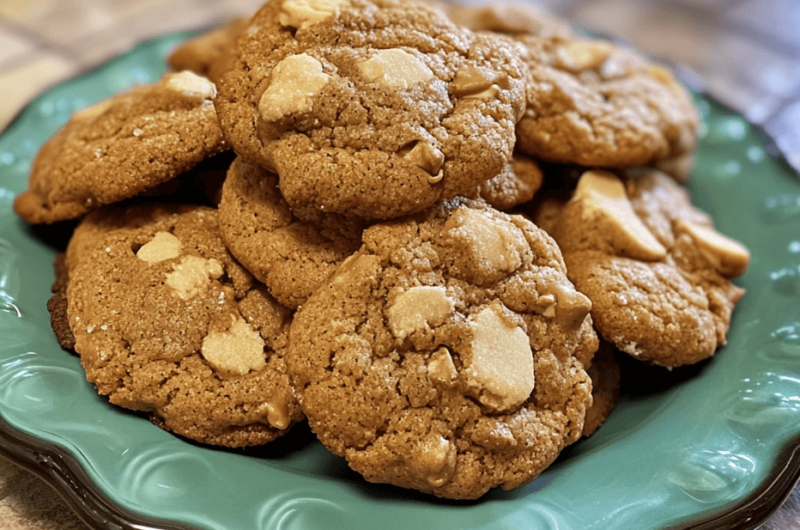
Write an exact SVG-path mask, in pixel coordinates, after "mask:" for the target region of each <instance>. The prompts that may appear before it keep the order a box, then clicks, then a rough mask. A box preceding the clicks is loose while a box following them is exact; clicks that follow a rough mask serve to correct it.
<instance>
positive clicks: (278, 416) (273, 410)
mask: <svg viewBox="0 0 800 530" xmlns="http://www.w3.org/2000/svg"><path fill="white" fill-rule="evenodd" d="M254 370H257V368H254ZM265 406H266V408H267V422H269V424H270V425H272V426H273V427H275V428H276V429H285V428H287V427H288V426H289V423H290V422H291V419H290V418H289V406H288V405H287V403H286V402H282V403H266V404H265Z"/></svg>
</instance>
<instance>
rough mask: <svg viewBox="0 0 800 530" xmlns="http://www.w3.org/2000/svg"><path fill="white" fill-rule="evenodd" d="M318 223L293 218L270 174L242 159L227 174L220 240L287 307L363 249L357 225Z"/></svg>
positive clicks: (336, 218)
mask: <svg viewBox="0 0 800 530" xmlns="http://www.w3.org/2000/svg"><path fill="white" fill-rule="evenodd" d="M317 217H318V218H317V219H314V220H305V221H301V220H300V219H298V218H297V217H296V216H295V215H294V214H293V213H292V210H291V209H290V208H289V205H288V204H286V201H285V200H284V199H283V197H282V196H281V193H280V190H279V189H278V176H277V175H275V174H274V173H270V172H268V171H266V170H264V169H261V168H259V167H257V166H254V165H252V164H248V163H247V162H245V161H244V160H243V159H242V158H238V159H236V161H235V162H234V163H233V165H232V166H231V168H230V170H229V171H228V176H227V178H226V179H225V184H224V186H223V189H222V201H221V202H220V205H219V223H220V233H221V235H222V239H223V240H224V241H225V244H226V245H227V247H228V249H229V250H230V252H231V254H233V255H234V256H235V257H236V259H238V260H239V262H240V263H241V264H242V265H244V267H245V268H246V269H247V270H249V271H250V272H251V273H252V274H253V276H255V277H256V278H258V279H259V280H260V281H262V282H264V283H265V284H266V285H267V287H268V288H269V290H270V292H271V293H272V295H273V296H274V297H275V298H277V299H278V301H279V302H280V303H282V304H283V305H285V306H287V307H292V308H296V307H298V306H299V305H301V304H302V303H304V302H305V301H306V299H307V298H308V297H309V296H310V295H311V293H313V292H314V291H315V290H316V289H317V287H318V286H319V285H320V284H321V283H322V282H323V281H325V280H326V279H327V278H328V276H330V275H331V274H332V273H333V271H334V270H335V269H336V267H337V266H338V265H339V264H340V263H341V262H342V261H344V259H345V258H347V257H348V256H350V255H351V254H353V253H354V252H355V251H356V250H358V249H359V247H360V246H361V232H362V229H363V225H364V223H363V222H362V221H361V220H359V219H348V218H344V217H342V216H340V215H336V214H322V215H319V216H317Z"/></svg>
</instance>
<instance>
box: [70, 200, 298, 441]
mask: <svg viewBox="0 0 800 530" xmlns="http://www.w3.org/2000/svg"><path fill="white" fill-rule="evenodd" d="M121 219H127V221H128V222H120V220H121ZM93 220H94V222H95V224H101V222H102V221H103V220H107V221H108V223H109V224H112V225H117V226H116V227H113V228H112V227H109V226H106V227H105V228H96V227H95V228H94V229H90V230H86V231H76V233H75V236H73V240H75V238H82V237H83V236H84V235H85V236H87V237H88V238H89V239H90V240H91V241H92V242H91V243H87V242H81V241H79V240H78V241H73V243H75V245H77V247H76V248H82V249H84V250H83V251H78V252H75V253H73V255H75V256H76V257H77V259H76V261H75V263H74V264H73V266H72V267H71V268H70V270H69V283H68V285H67V303H68V309H67V314H68V318H69V324H70V327H71V329H72V332H73V334H74V337H75V351H76V352H77V353H78V354H79V355H80V359H81V364H82V365H83V367H84V369H85V370H86V377H87V379H88V380H89V381H90V382H92V383H94V384H95V386H96V387H97V390H98V392H99V393H100V394H101V395H105V396H108V399H109V401H110V402H111V403H113V404H115V405H119V406H122V407H125V408H129V409H132V410H137V411H144V412H147V413H149V414H150V416H151V418H152V420H153V422H154V423H155V424H156V425H158V426H160V427H162V428H164V429H167V430H169V431H172V432H174V433H176V434H179V435H182V436H185V437H187V438H190V439H192V440H195V441H198V442H202V443H208V444H215V445H224V446H229V447H240V446H247V445H255V444H263V443H266V442H269V441H271V440H273V439H275V438H276V437H278V436H280V435H282V434H283V433H285V432H286V431H287V429H289V428H290V427H291V426H292V425H293V424H294V423H296V422H297V421H299V420H300V419H302V417H303V416H302V413H301V411H300V407H299V405H298V403H297V399H296V398H295V395H294V391H293V389H292V387H291V385H290V381H289V376H288V374H287V373H286V369H285V363H284V360H283V353H284V351H285V349H286V344H287V339H288V327H289V324H290V321H291V311H290V310H289V309H287V308H285V307H283V306H281V305H280V304H278V303H277V302H276V301H275V300H274V299H273V298H272V297H271V296H270V295H269V293H268V292H267V290H266V289H265V288H264V287H263V286H262V285H260V284H258V283H256V282H254V281H253V279H252V277H251V276H250V274H248V273H247V271H245V270H244V269H243V268H242V267H241V266H240V265H239V264H238V263H236V261H234V260H233V259H232V258H231V256H230V255H229V254H228V252H227V251H226V250H225V247H224V245H223V243H222V240H221V239H220V237H219V233H218V228H217V213H216V211H215V210H213V209H211V208H207V207H199V206H189V205H175V206H158V205H143V206H139V207H134V208H133V209H131V210H126V211H124V212H121V211H119V210H118V209H117V208H115V207H106V208H104V209H103V210H100V211H98V212H97V213H96V214H94V215H93Z"/></svg>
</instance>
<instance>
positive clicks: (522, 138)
mask: <svg viewBox="0 0 800 530" xmlns="http://www.w3.org/2000/svg"><path fill="white" fill-rule="evenodd" d="M517 39H518V41H519V42H521V43H524V44H525V46H526V48H527V51H528V55H527V57H528V59H527V61H528V66H529V71H530V78H529V81H528V84H527V95H526V98H527V108H526V110H525V115H524V116H523V118H522V119H521V120H520V122H519V124H518V125H517V137H518V143H517V149H519V150H521V151H522V152H524V153H527V154H530V155H532V156H536V157H538V158H540V159H542V160H546V161H549V162H557V163H564V164H580V165H584V166H593V167H608V168H614V167H631V166H638V165H648V164H653V163H657V162H658V161H660V160H666V159H673V160H679V159H680V157H681V156H682V155H685V154H691V153H692V152H693V151H694V149H695V148H696V146H697V137H698V130H699V129H698V128H699V124H700V121H699V117H698V113H697V110H696V109H695V107H694V104H693V102H692V99H691V96H690V95H689V93H688V91H687V90H686V89H685V88H684V87H683V86H682V85H681V84H680V83H679V82H678V81H677V80H676V79H675V78H674V76H673V75H672V73H671V72H670V71H669V70H668V69H667V68H665V67H662V66H659V65H656V64H653V63H650V62H648V61H646V60H644V59H642V58H641V57H639V56H637V55H635V54H634V53H632V52H630V51H628V50H624V49H622V48H619V47H616V46H614V45H613V44H611V43H609V42H607V41H604V40H599V39H598V40H587V39H580V38H578V37H567V38H565V37H563V36H552V35H547V36H544V37H543V36H539V35H535V34H530V35H523V36H519V37H517ZM676 169H677V168H676Z"/></svg>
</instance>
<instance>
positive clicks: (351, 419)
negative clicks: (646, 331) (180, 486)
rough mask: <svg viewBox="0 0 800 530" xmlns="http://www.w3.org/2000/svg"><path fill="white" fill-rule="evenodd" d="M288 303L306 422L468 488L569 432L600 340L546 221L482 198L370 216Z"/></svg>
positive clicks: (446, 486)
mask: <svg viewBox="0 0 800 530" xmlns="http://www.w3.org/2000/svg"><path fill="white" fill-rule="evenodd" d="M363 241H364V245H363V247H362V248H361V249H360V250H359V251H358V252H357V253H356V254H354V255H353V256H352V257H350V258H348V259H347V260H345V262H344V263H343V264H342V265H341V266H340V267H339V269H337V271H336V273H335V274H334V275H333V276H332V277H331V278H330V279H329V280H328V282H327V283H326V285H324V286H322V287H320V289H318V290H317V291H316V292H315V293H314V294H313V295H312V296H311V297H310V298H309V299H308V301H307V302H306V303H305V304H303V306H302V307H301V308H300V309H299V310H298V312H297V314H296V315H295V319H294V321H293V323H292V328H291V332H290V337H291V340H290V347H289V353H288V355H287V363H288V366H289V368H290V371H291V374H292V378H293V381H294V383H295V386H296V388H297V390H298V392H300V393H301V403H302V407H303V410H304V412H305V413H306V415H307V417H308V421H309V425H310V426H311V428H312V430H314V432H316V433H317V436H318V438H319V439H320V441H321V442H322V443H323V444H325V446H326V447H327V448H328V449H330V450H331V451H333V452H334V453H336V454H338V455H342V456H344V457H345V458H346V459H347V461H348V463H349V465H350V466H351V467H352V468H353V469H354V470H356V471H358V472H359V473H361V474H362V475H363V476H364V477H365V478H366V479H367V480H369V481H373V482H388V483H392V484H396V485H399V486H402V487H405V488H414V489H418V490H420V491H423V492H428V493H432V494H434V495H437V496H440V497H447V498H477V497H479V496H481V495H482V494H483V493H485V492H486V491H487V490H488V489H490V488H492V487H495V486H501V487H503V488H505V489H510V488H514V487H517V486H519V485H520V484H524V483H526V482H528V481H530V480H532V479H533V478H534V477H536V476H537V475H538V474H539V473H540V472H541V471H542V470H543V469H545V468H546V467H547V466H548V465H549V464H550V463H551V462H552V461H553V460H554V459H555V458H556V456H558V454H559V452H560V451H561V449H563V448H564V447H565V446H566V445H568V444H570V443H572V442H574V441H576V440H577V439H578V438H579V437H580V435H581V431H582V429H583V423H584V416H585V413H586V409H587V408H588V406H589V405H590V404H591V397H590V396H591V384H590V381H589V377H588V376H587V375H586V372H585V370H584V366H585V365H588V364H589V362H590V360H591V357H592V355H593V354H594V351H595V350H596V348H597V338H596V335H595V333H594V330H593V329H592V326H591V319H590V318H589V317H588V312H589V309H590V307H591V304H590V303H589V300H588V299H587V298H586V297H585V296H584V295H582V294H580V293H579V292H577V291H576V290H575V289H574V287H573V286H572V284H570V282H569V281H568V280H567V278H566V275H565V268H564V264H563V262H562V260H561V256H560V252H559V251H558V248H557V247H556V245H555V243H554V242H553V240H552V239H551V238H550V237H549V236H547V234H546V233H545V232H543V231H542V230H539V229H537V228H536V227H535V226H534V225H533V224H532V223H530V222H529V221H527V220H526V219H524V218H522V217H520V216H509V215H506V214H504V213H501V212H498V211H497V210H494V209H492V208H489V207H488V206H486V205H485V204H483V203H481V202H478V201H468V200H462V199H458V200H453V201H445V202H444V203H443V204H440V205H439V206H437V207H435V208H432V209H431V210H430V211H427V212H424V213H422V214H418V215H417V216H414V217H411V218H405V219H401V220H396V221H391V222H386V223H380V224H376V225H374V226H372V227H370V228H368V229H367V230H365V232H364V236H363Z"/></svg>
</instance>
